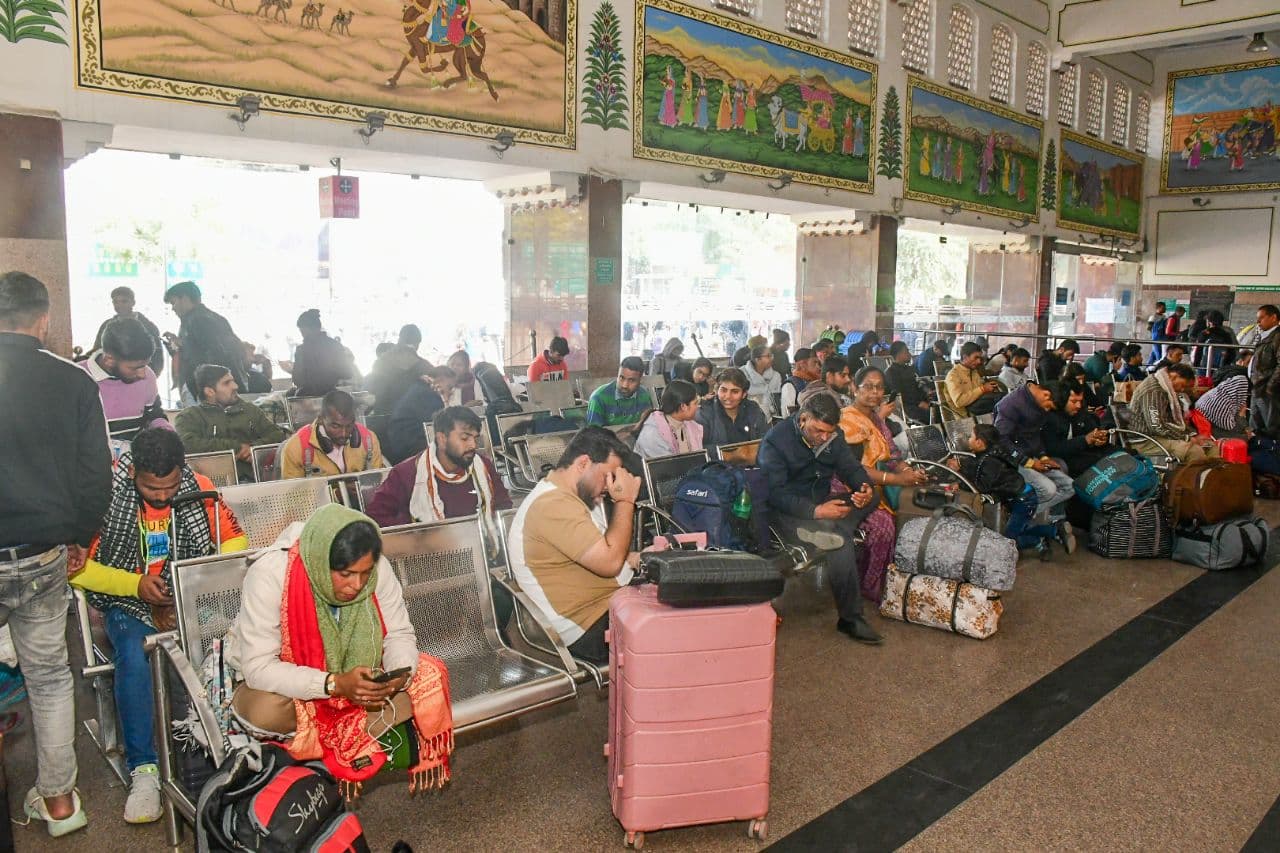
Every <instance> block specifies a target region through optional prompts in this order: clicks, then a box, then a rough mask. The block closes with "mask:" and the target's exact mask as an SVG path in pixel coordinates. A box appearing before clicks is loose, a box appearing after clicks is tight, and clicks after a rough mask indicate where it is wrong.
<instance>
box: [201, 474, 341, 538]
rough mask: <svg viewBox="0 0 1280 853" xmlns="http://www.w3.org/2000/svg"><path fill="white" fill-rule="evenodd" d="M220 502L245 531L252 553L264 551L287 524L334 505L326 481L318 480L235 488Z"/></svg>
mask: <svg viewBox="0 0 1280 853" xmlns="http://www.w3.org/2000/svg"><path fill="white" fill-rule="evenodd" d="M222 499H223V500H224V501H225V502H226V504H227V506H228V507H230V508H231V511H232V512H234V513H235V515H236V519H237V520H239V522H240V526H241V527H243V528H244V532H245V535H247V536H248V537H249V548H250V549H251V550H256V549H258V548H265V547H267V546H268V545H270V544H271V543H272V542H274V541H275V540H276V537H277V536H279V535H280V531H282V530H284V529H285V528H286V527H288V526H289V525H290V524H292V523H293V522H295V521H306V520H307V519H308V518H310V517H311V513H313V512H315V511H316V510H317V509H319V508H320V507H321V506H324V505H325V504H327V503H332V502H333V501H332V499H331V498H330V496H329V483H328V481H326V480H323V479H320V478H314V479H302V480H280V481H278V482H275V483H258V484H256V485H249V486H234V487H232V488H229V489H224V490H223V492H222Z"/></svg>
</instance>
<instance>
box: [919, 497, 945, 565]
mask: <svg viewBox="0 0 1280 853" xmlns="http://www.w3.org/2000/svg"><path fill="white" fill-rule="evenodd" d="M942 510H943V508H942V507H939V508H938V509H935V510H934V511H933V515H932V516H930V518H929V520H928V521H927V522H925V525H924V531H923V532H922V533H921V534H920V545H919V547H917V548H916V571H918V572H923V571H924V555H925V552H926V551H927V550H928V549H929V537H931V536H933V529H934V528H935V527H937V526H938V522H939V521H941V520H942V518H943V516H942Z"/></svg>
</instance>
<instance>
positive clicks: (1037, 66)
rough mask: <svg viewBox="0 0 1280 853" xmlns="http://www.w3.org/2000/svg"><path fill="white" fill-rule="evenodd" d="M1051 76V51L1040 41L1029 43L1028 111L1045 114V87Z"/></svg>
mask: <svg viewBox="0 0 1280 853" xmlns="http://www.w3.org/2000/svg"><path fill="white" fill-rule="evenodd" d="M1048 78H1049V51H1048V50H1047V49H1046V48H1045V46H1044V45H1042V44H1041V43H1040V42H1038V41H1033V42H1031V44H1029V45H1027V82H1026V87H1027V112H1029V113H1031V114H1032V115H1036V116H1042V115H1044V102H1045V94H1046V93H1045V89H1046V87H1047V86H1048V82H1047V81H1048Z"/></svg>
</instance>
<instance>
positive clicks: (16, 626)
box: [0, 547, 77, 797]
mask: <svg viewBox="0 0 1280 853" xmlns="http://www.w3.org/2000/svg"><path fill="white" fill-rule="evenodd" d="M51 555H52V556H51ZM5 624H7V625H8V626H9V629H10V631H11V633H12V635H13V646H14V649H15V650H16V651H17V653H18V664H19V665H20V666H21V667H22V675H23V677H24V678H25V679H26V682H27V696H28V698H29V700H30V702H31V722H32V727H33V728H34V729H35V735H36V765H37V767H38V770H37V774H36V791H37V792H38V793H39V794H40V796H41V797H60V796H62V795H63V794H69V793H71V789H72V788H74V787H75V786H76V769H77V768H76V750H75V729H76V709H75V695H74V693H75V685H74V682H73V681H72V678H71V665H70V663H69V661H68V659H67V551H66V549H65V548H62V547H58V548H57V549H54V550H53V551H50V552H46V553H45V554H40V555H37V556H35V557H29V558H27V559H24V560H17V561H15V562H11V563H4V562H0V625H5Z"/></svg>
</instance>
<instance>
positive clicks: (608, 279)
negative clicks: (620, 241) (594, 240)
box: [595, 258, 618, 284]
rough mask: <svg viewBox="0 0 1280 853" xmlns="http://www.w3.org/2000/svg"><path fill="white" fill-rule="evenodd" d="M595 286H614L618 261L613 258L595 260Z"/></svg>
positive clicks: (616, 278)
mask: <svg viewBox="0 0 1280 853" xmlns="http://www.w3.org/2000/svg"><path fill="white" fill-rule="evenodd" d="M595 279H596V284H615V283H616V282H617V280H618V261H617V260H616V259H615V258H596V264H595Z"/></svg>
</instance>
